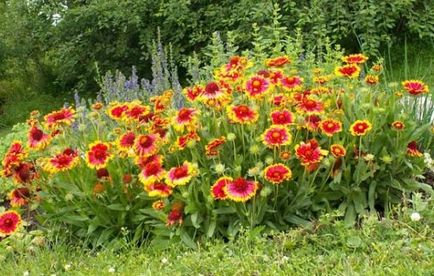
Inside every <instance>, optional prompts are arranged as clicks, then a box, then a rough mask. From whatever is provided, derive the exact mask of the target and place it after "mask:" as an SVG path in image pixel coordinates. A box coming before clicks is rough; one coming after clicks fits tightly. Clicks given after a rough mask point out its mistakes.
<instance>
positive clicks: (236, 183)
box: [224, 177, 259, 202]
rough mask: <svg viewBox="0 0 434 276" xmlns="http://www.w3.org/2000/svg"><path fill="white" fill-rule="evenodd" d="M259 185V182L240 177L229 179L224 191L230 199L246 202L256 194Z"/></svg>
mask: <svg viewBox="0 0 434 276" xmlns="http://www.w3.org/2000/svg"><path fill="white" fill-rule="evenodd" d="M258 187H259V184H258V182H256V181H254V180H247V179H245V178H242V177H238V178H237V179H235V180H233V181H228V182H227V183H226V186H225V187H224V191H225V193H226V195H227V198H228V199H230V200H233V201H236V202H246V201H248V200H249V199H251V198H252V197H254V196H255V194H256V191H257V190H258Z"/></svg>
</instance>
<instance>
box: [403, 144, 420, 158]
mask: <svg viewBox="0 0 434 276" xmlns="http://www.w3.org/2000/svg"><path fill="white" fill-rule="evenodd" d="M407 155H409V156H412V157H421V156H423V153H422V152H421V151H420V150H419V146H418V145H417V142H416V141H411V142H410V143H408V145H407Z"/></svg>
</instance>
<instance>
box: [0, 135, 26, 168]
mask: <svg viewBox="0 0 434 276" xmlns="http://www.w3.org/2000/svg"><path fill="white" fill-rule="evenodd" d="M26 156H27V152H26V151H25V149H24V146H23V143H22V142H21V141H14V142H12V144H11V145H10V146H9V149H8V151H7V152H6V154H5V157H4V158H3V160H2V166H3V169H4V171H5V172H6V174H5V176H10V175H11V173H12V172H11V170H12V167H13V166H18V165H19V164H20V163H21V161H23V160H24V158H26Z"/></svg>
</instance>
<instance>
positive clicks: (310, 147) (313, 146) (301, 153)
mask: <svg viewBox="0 0 434 276" xmlns="http://www.w3.org/2000/svg"><path fill="white" fill-rule="evenodd" d="M327 153H328V152H327V151H326V150H323V149H321V147H320V146H319V144H318V141H317V140H315V139H311V140H309V141H307V142H306V143H305V142H301V143H300V144H299V145H296V146H295V155H296V156H297V158H298V160H300V163H301V165H303V166H311V165H313V164H317V163H319V162H321V160H322V159H323V157H324V156H326V155H327Z"/></svg>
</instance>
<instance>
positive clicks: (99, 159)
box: [86, 141, 113, 169]
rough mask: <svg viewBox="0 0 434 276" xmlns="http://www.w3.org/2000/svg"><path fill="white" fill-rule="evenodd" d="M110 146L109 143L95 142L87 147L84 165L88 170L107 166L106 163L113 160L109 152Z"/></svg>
mask: <svg viewBox="0 0 434 276" xmlns="http://www.w3.org/2000/svg"><path fill="white" fill-rule="evenodd" d="M110 149H111V146H110V144H109V143H103V142H101V141H96V142H94V143H92V144H90V145H89V150H88V151H87V152H86V163H87V165H88V166H89V167H90V168H95V169H100V168H104V167H106V166H107V163H108V161H109V160H110V159H111V158H113V155H112V154H111V152H110Z"/></svg>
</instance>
